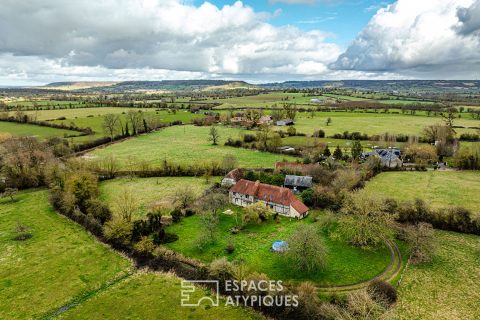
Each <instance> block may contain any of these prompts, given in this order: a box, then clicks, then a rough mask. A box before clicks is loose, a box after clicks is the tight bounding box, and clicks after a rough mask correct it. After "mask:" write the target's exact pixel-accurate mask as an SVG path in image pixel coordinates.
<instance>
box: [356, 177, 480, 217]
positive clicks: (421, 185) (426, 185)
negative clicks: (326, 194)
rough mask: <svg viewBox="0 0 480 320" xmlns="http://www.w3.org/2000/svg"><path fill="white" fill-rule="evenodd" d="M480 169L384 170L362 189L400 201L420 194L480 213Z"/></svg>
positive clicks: (442, 204)
mask: <svg viewBox="0 0 480 320" xmlns="http://www.w3.org/2000/svg"><path fill="white" fill-rule="evenodd" d="M479 190H480V172H478V171H458V172H455V171H454V172H445V171H428V172H384V173H381V174H379V175H378V176H376V177H375V178H374V179H373V180H371V181H370V182H368V183H367V185H366V186H365V189H364V190H362V191H361V192H366V193H368V192H375V193H378V194H380V195H383V196H385V197H391V198H394V199H396V200H399V201H407V200H410V201H412V200H414V199H415V198H419V199H422V200H424V201H425V202H426V203H427V204H429V205H431V206H433V207H437V208H441V207H445V206H461V207H465V208H468V209H470V210H472V211H473V212H475V213H479V214H480V198H479V197H478V192H479Z"/></svg>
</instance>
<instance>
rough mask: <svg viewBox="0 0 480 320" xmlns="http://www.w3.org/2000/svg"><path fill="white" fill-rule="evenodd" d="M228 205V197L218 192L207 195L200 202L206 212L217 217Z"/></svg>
mask: <svg viewBox="0 0 480 320" xmlns="http://www.w3.org/2000/svg"><path fill="white" fill-rule="evenodd" d="M227 203H228V197H227V196H226V195H224V194H222V193H217V192H211V193H209V194H207V195H206V196H205V197H203V198H202V199H201V201H200V205H201V208H202V209H203V210H205V211H211V212H212V214H213V215H214V216H215V217H216V216H217V210H218V209H220V208H222V207H224V206H225V205H227Z"/></svg>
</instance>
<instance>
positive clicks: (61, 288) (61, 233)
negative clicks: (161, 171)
mask: <svg viewBox="0 0 480 320" xmlns="http://www.w3.org/2000/svg"><path fill="white" fill-rule="evenodd" d="M15 199H16V200H17V201H16V202H14V203H10V202H8V201H7V199H3V200H0V252H2V254H1V255H0V301H1V303H0V318H1V319H31V318H37V319H38V318H40V317H41V316H42V315H44V314H46V313H49V312H52V311H54V310H55V309H57V308H59V307H61V306H62V305H64V304H66V303H67V302H68V301H70V300H71V299H72V298H73V297H76V296H78V295H80V294H82V293H85V292H88V291H91V290H93V289H95V288H97V287H99V286H100V285H102V284H104V283H106V282H108V281H111V280H113V279H115V278H117V277H119V276H121V275H122V274H125V273H127V272H128V271H129V269H130V268H131V263H130V261H129V260H127V259H125V258H123V257H121V256H120V255H118V254H117V253H115V252H113V251H111V250H110V249H108V248H107V247H106V246H103V245H101V244H99V243H98V242H96V241H95V239H94V238H93V237H92V236H91V235H89V234H88V233H87V232H85V231H84V229H83V228H82V227H80V226H79V225H77V224H74V223H72V222H70V221H68V220H67V219H66V218H64V217H62V216H60V215H58V214H56V213H55V212H54V211H53V210H52V209H51V208H50V205H49V203H48V193H47V191H44V190H42V191H34V190H32V191H25V192H21V193H20V194H19V195H18V196H16V198H15ZM17 223H22V224H24V225H26V226H28V227H29V228H30V232H31V234H32V237H31V238H30V239H28V240H25V241H15V240H14V239H13V238H14V237H15V235H16V234H15V231H14V230H15V228H16V226H17Z"/></svg>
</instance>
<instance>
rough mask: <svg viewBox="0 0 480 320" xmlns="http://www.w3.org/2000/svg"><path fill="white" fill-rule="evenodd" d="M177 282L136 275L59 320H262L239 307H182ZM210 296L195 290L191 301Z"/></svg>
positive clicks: (160, 276) (165, 277) (154, 275)
mask: <svg viewBox="0 0 480 320" xmlns="http://www.w3.org/2000/svg"><path fill="white" fill-rule="evenodd" d="M180 292H181V285H180V280H179V279H178V278H176V277H174V276H173V275H170V274H157V273H139V274H136V275H134V276H133V277H130V278H128V279H127V280H125V281H123V282H121V283H118V284H116V285H115V286H113V287H111V288H109V289H108V290H106V291H104V292H102V293H100V294H98V295H96V296H95V297H93V298H92V299H90V300H88V301H86V302H84V303H83V304H81V305H80V306H77V307H75V308H73V309H71V310H69V311H67V312H66V313H64V314H62V315H61V316H60V317H58V318H59V319H75V320H77V319H88V320H90V319H105V320H106V319H112V320H116V319H199V320H202V319H205V320H210V319H224V320H249V319H250V320H253V319H263V317H261V316H260V315H259V314H257V313H255V312H253V311H251V310H250V309H248V310H247V309H244V308H240V307H231V306H228V307H226V306H225V303H224V302H223V301H220V306H219V307H211V308H209V307H207V306H206V305H201V306H199V307H182V306H181V305H180V302H181V296H180ZM209 295H211V293H210V292H207V291H206V290H204V289H201V288H197V289H196V290H195V292H194V293H192V294H191V297H192V301H196V300H198V299H199V298H201V297H203V296H209Z"/></svg>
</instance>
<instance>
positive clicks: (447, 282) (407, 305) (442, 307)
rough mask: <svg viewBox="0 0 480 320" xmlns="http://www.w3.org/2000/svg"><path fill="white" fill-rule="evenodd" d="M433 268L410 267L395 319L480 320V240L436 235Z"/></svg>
mask: <svg viewBox="0 0 480 320" xmlns="http://www.w3.org/2000/svg"><path fill="white" fill-rule="evenodd" d="M435 238H436V241H437V253H436V256H435V258H434V259H433V261H432V262H431V263H430V264H425V265H418V266H413V265H409V266H408V268H407V269H406V271H405V274H404V277H403V280H402V283H401V284H400V288H399V291H398V293H399V300H398V302H397V304H396V306H395V308H394V309H393V312H392V313H393V314H392V317H391V318H392V319H398V320H407V319H423V320H447V319H464V320H474V319H480V304H479V301H480V291H479V290H478V283H479V282H480V237H479V236H474V235H466V234H459V233H454V232H445V231H439V230H437V231H435Z"/></svg>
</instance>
